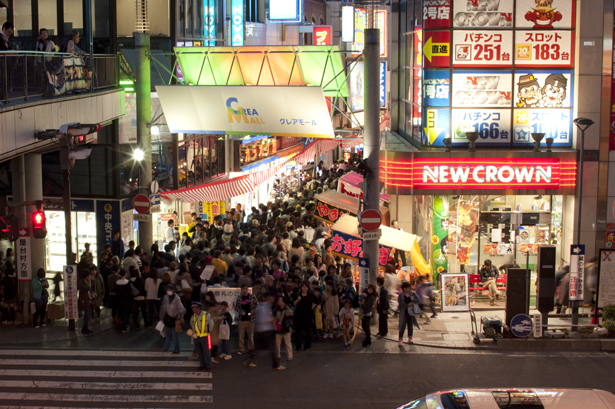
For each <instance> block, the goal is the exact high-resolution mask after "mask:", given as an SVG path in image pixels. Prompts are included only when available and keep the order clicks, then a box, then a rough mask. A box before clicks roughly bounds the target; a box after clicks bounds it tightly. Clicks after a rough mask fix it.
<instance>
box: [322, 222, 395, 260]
mask: <svg viewBox="0 0 615 409" xmlns="http://www.w3.org/2000/svg"><path fill="white" fill-rule="evenodd" d="M332 234H333V237H332V238H331V251H332V252H333V253H334V254H337V255H339V256H340V257H345V258H350V259H353V260H358V259H359V258H361V257H363V239H361V238H358V237H354V236H351V235H349V234H344V233H340V232H339V231H337V230H332ZM378 248H379V256H378V263H379V264H380V265H381V266H385V265H386V263H387V260H388V259H389V255H390V254H391V248H390V247H387V246H383V245H382V244H380V245H379V246H378Z"/></svg>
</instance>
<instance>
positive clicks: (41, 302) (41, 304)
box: [32, 268, 49, 328]
mask: <svg viewBox="0 0 615 409" xmlns="http://www.w3.org/2000/svg"><path fill="white" fill-rule="evenodd" d="M48 288H49V283H48V282H47V279H46V278H45V270H44V269H42V268H39V269H38V271H37V272H36V278H35V279H34V280H32V296H33V298H34V305H35V306H36V312H35V313H34V317H33V318H32V326H33V327H34V328H38V327H39V325H38V324H37V322H38V319H39V317H40V322H41V325H42V326H43V327H44V326H45V314H46V310H47V302H48V301H49V291H48V290H47V289H48Z"/></svg>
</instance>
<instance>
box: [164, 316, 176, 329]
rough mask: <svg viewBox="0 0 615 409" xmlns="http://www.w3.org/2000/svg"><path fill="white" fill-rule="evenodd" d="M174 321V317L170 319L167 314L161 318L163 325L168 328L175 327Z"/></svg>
mask: <svg viewBox="0 0 615 409" xmlns="http://www.w3.org/2000/svg"><path fill="white" fill-rule="evenodd" d="M175 321H176V320H175V317H171V316H170V315H169V314H164V317H163V318H162V322H163V323H164V325H165V326H167V327H169V328H173V326H174V325H175Z"/></svg>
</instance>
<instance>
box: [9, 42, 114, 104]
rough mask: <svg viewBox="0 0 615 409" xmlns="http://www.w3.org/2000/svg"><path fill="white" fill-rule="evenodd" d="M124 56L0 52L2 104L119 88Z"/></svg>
mask: <svg viewBox="0 0 615 409" xmlns="http://www.w3.org/2000/svg"><path fill="white" fill-rule="evenodd" d="M120 58H121V55H119V54H117V55H113V54H95V55H94V56H93V58H92V59H91V61H90V57H89V56H88V55H86V56H77V55H74V54H67V53H45V52H37V51H5V52H0V104H11V103H18V102H20V101H28V100H31V99H33V98H36V97H39V98H54V97H58V96H61V95H67V94H71V93H72V94H77V93H83V92H93V91H100V90H105V89H113V88H118V87H119V86H120Z"/></svg>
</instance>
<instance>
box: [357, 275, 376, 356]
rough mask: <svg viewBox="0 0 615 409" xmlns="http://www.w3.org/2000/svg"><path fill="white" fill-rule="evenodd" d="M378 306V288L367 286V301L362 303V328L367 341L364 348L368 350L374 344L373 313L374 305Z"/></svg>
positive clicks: (364, 342) (371, 285) (364, 341)
mask: <svg viewBox="0 0 615 409" xmlns="http://www.w3.org/2000/svg"><path fill="white" fill-rule="evenodd" d="M375 304H376V286H375V285H373V284H370V285H368V286H367V294H365V299H364V300H363V301H361V302H360V305H361V310H360V311H361V327H362V328H363V332H365V339H364V340H363V344H362V345H363V347H364V348H367V347H369V346H370V345H371V344H372V330H371V324H370V321H371V319H372V313H373V310H374V305H375Z"/></svg>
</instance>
